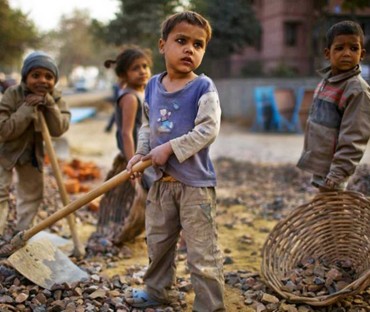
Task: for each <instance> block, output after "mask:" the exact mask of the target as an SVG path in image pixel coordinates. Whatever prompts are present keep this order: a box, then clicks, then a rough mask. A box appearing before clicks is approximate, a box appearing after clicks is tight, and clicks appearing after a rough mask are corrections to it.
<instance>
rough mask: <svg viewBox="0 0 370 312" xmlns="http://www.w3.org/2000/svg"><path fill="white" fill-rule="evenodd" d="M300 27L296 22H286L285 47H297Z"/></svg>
mask: <svg viewBox="0 0 370 312" xmlns="http://www.w3.org/2000/svg"><path fill="white" fill-rule="evenodd" d="M298 26H299V23H296V22H285V23H284V36H285V38H284V40H285V45H286V46H288V47H295V46H296V45H297V41H298Z"/></svg>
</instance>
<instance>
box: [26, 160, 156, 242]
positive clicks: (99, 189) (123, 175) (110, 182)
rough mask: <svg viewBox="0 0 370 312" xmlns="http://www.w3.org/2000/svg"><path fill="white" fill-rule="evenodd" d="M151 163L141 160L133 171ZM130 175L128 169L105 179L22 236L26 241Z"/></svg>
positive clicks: (146, 166)
mask: <svg viewBox="0 0 370 312" xmlns="http://www.w3.org/2000/svg"><path fill="white" fill-rule="evenodd" d="M151 164H152V161H151V160H146V161H140V162H138V163H137V164H135V165H134V166H133V168H132V171H133V172H139V171H144V169H146V168H148V167H150V166H151ZM130 175H131V173H130V172H128V171H127V170H124V171H122V172H121V173H119V174H117V175H115V176H114V177H113V178H111V179H109V180H107V181H105V182H104V183H103V184H102V185H100V186H98V187H96V188H94V189H92V190H91V191H89V192H88V193H86V194H84V195H82V196H81V197H79V198H77V199H76V200H75V201H72V202H71V203H69V204H68V205H67V206H65V207H63V208H62V209H60V210H58V211H56V212H54V213H53V214H52V215H50V216H49V217H47V218H46V219H44V220H43V221H41V222H40V223H39V224H36V225H35V226H34V227H32V228H30V229H29V230H27V231H25V232H24V235H23V236H22V239H23V240H24V241H27V240H29V239H30V238H31V237H32V236H34V235H35V234H37V233H38V232H40V231H42V230H44V229H45V228H47V227H49V226H50V225H51V224H54V223H55V222H57V221H59V220H60V219H62V218H64V217H66V216H68V215H69V214H71V213H72V212H74V211H76V210H78V209H80V208H82V207H83V206H84V205H86V204H87V203H89V202H91V201H92V200H93V199H95V198H97V197H98V196H100V195H102V194H104V193H106V192H108V191H109V190H111V189H112V188H114V187H116V186H117V185H119V184H121V183H122V182H125V181H127V180H128V179H129V178H130Z"/></svg>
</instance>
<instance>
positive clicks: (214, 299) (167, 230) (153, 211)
mask: <svg viewBox="0 0 370 312" xmlns="http://www.w3.org/2000/svg"><path fill="white" fill-rule="evenodd" d="M215 210H216V194H215V189H214V188H207V187H204V188H201V187H190V186H186V185H184V184H182V183H180V182H163V181H157V182H155V183H154V184H153V185H152V187H151V188H150V190H149V193H148V197H147V207H146V215H145V218H146V219H145V222H146V226H145V229H146V236H147V245H148V255H149V267H148V270H147V272H146V273H145V275H144V282H145V285H146V290H147V292H148V293H149V294H150V296H152V297H153V298H154V299H157V300H158V301H160V302H164V303H166V302H169V301H171V300H173V291H171V287H172V286H173V285H174V283H175V280H176V263H175V255H176V245H177V242H178V239H179V234H180V231H181V230H182V235H183V236H184V239H185V241H186V246H187V261H188V265H189V270H190V276H191V282H192V285H193V288H194V292H195V299H194V304H193V311H197V312H206V311H207V312H208V311H225V306H224V276H223V256H222V253H221V251H220V249H219V247H218V245H217V230H216V225H215V221H214V217H215V213H216V211H215Z"/></svg>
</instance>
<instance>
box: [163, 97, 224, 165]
mask: <svg viewBox="0 0 370 312" xmlns="http://www.w3.org/2000/svg"><path fill="white" fill-rule="evenodd" d="M220 124H221V107H220V101H219V98H218V94H217V93H216V92H208V93H206V94H204V95H203V96H202V97H201V98H200V100H199V108H198V114H197V117H196V119H195V127H194V129H193V130H192V131H190V132H189V133H187V134H185V135H182V136H181V137H179V138H176V139H173V140H171V141H170V143H171V147H172V150H173V153H174V154H175V155H176V157H177V159H178V161H179V162H180V163H181V162H183V161H185V160H186V159H188V158H189V157H191V156H193V155H194V154H196V153H197V152H199V151H200V150H201V149H203V148H204V147H206V146H209V145H210V144H211V143H212V142H213V141H214V140H215V139H216V137H217V135H218V133H219V131H220Z"/></svg>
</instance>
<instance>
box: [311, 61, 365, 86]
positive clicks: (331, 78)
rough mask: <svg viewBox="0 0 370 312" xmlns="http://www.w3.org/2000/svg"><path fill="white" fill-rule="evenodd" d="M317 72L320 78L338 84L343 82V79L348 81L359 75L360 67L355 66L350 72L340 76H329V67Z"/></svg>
mask: <svg viewBox="0 0 370 312" xmlns="http://www.w3.org/2000/svg"><path fill="white" fill-rule="evenodd" d="M317 72H318V73H319V75H320V76H321V77H323V78H324V79H326V80H328V81H329V82H338V81H341V80H345V79H348V78H350V77H352V76H355V75H358V74H360V73H361V66H360V65H356V66H355V67H354V68H352V69H351V70H349V71H346V72H344V73H341V74H338V75H335V76H331V67H330V65H329V66H327V67H325V68H322V69H320V70H318V71H317Z"/></svg>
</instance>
